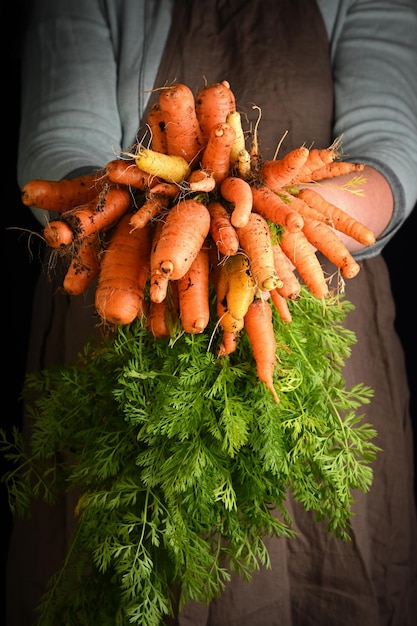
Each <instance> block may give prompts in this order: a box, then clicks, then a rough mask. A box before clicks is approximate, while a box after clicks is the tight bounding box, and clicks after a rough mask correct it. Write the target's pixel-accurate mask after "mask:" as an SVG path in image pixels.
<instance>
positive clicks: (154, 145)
mask: <svg viewBox="0 0 417 626" xmlns="http://www.w3.org/2000/svg"><path fill="white" fill-rule="evenodd" d="M146 122H147V125H148V127H149V130H150V132H151V146H150V147H151V149H152V150H155V151H156V152H162V153H163V154H167V152H168V151H167V138H166V135H165V120H164V116H163V113H162V111H161V107H160V106H159V103H158V102H155V104H153V105H152V106H151V108H150V109H149V112H148V117H147V120H146Z"/></svg>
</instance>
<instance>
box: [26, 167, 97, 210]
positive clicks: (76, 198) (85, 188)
mask: <svg viewBox="0 0 417 626" xmlns="http://www.w3.org/2000/svg"><path fill="white" fill-rule="evenodd" d="M101 179H103V174H102V172H95V173H93V174H85V175H84V176H77V177H75V178H65V179H63V180H41V179H34V180H30V181H29V182H27V183H26V185H24V186H23V188H22V193H21V198H22V202H23V204H24V205H25V206H30V207H36V208H38V209H43V210H45V211H54V212H56V213H64V212H65V211H69V210H70V209H73V208H74V207H76V206H78V205H80V204H85V203H86V202H89V201H90V200H93V199H94V198H95V197H96V196H97V195H98V193H99V191H100V189H101V186H102V182H101Z"/></svg>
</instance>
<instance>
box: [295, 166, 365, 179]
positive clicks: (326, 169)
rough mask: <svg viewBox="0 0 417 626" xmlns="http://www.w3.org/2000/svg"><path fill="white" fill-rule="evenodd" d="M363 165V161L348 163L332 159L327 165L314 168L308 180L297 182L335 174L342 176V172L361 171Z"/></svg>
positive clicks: (334, 176)
mask: <svg viewBox="0 0 417 626" xmlns="http://www.w3.org/2000/svg"><path fill="white" fill-rule="evenodd" d="M364 167H365V165H364V164H363V163H349V162H348V161H333V162H332V163H329V164H328V165H323V167H319V169H318V170H314V172H312V173H311V175H310V179H309V180H304V181H298V182H319V181H321V180H325V179H326V178H336V176H343V174H351V173H352V172H362V170H363V169H364Z"/></svg>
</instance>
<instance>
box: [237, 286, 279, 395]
mask: <svg viewBox="0 0 417 626" xmlns="http://www.w3.org/2000/svg"><path fill="white" fill-rule="evenodd" d="M245 330H246V332H247V335H248V339H249V342H250V345H251V348H252V353H253V358H254V359H255V363H256V371H257V374H258V378H259V380H260V381H262V382H263V383H265V385H266V387H267V389H269V391H271V393H272V395H273V397H274V400H275V402H277V403H278V402H279V398H278V394H277V392H276V390H275V387H274V378H273V377H274V370H275V363H276V340H275V333H274V327H273V323H272V309H271V306H270V304H269V302H268V301H266V300H263V299H262V298H257V299H256V300H254V301H253V302H252V304H251V305H250V306H249V309H248V312H247V313H246V315H245Z"/></svg>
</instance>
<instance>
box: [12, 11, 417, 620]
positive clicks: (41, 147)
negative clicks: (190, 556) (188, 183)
mask: <svg viewBox="0 0 417 626" xmlns="http://www.w3.org/2000/svg"><path fill="white" fill-rule="evenodd" d="M29 9H30V15H29V17H28V23H27V27H26V31H25V44H24V51H23V68H22V107H21V129H20V143H19V158H18V176H19V183H20V185H21V186H22V188H23V186H24V185H25V184H26V183H27V182H28V181H30V180H34V179H42V178H43V179H49V180H61V179H72V178H74V177H77V176H81V175H90V174H91V173H92V172H96V171H98V170H100V169H101V168H104V167H105V166H106V164H108V163H109V162H111V161H112V159H114V150H120V149H124V150H126V149H127V148H128V147H129V146H131V145H133V144H134V143H135V142H136V140H137V133H138V129H142V130H144V129H145V127H146V120H147V116H148V112H149V111H150V109H151V108H152V105H153V102H154V100H153V95H154V94H153V95H151V94H152V91H153V89H154V88H156V89H158V88H160V87H161V86H164V85H167V84H169V83H171V82H178V83H182V84H184V85H188V86H190V87H191V89H192V90H193V91H194V92H196V91H197V90H198V89H200V88H201V87H202V86H203V85H204V84H205V82H206V81H207V82H209V83H216V82H218V83H221V82H222V81H224V80H227V81H228V82H229V83H230V84H231V85H232V88H233V93H234V95H235V98H236V103H237V106H238V107H239V108H240V109H241V110H242V111H243V112H244V114H245V116H246V118H247V120H248V122H249V124H250V125H251V126H252V127H254V126H255V125H256V123H257V118H258V111H259V110H260V111H261V122H260V124H259V129H258V130H259V132H258V142H259V146H260V152H261V153H262V157H263V159H264V160H273V159H274V154H275V151H276V148H277V145H278V144H279V143H280V141H281V139H282V138H283V137H284V139H283V141H282V144H281V146H280V155H282V154H285V153H289V152H290V151H291V150H292V149H294V148H299V147H300V146H307V147H308V148H310V147H312V146H316V147H322V146H330V145H332V144H333V143H334V142H336V141H339V140H341V143H342V149H343V155H344V158H345V160H347V161H351V162H356V163H362V164H364V168H363V170H362V171H361V172H360V180H359V182H358V173H357V172H353V173H350V174H344V175H341V176H340V177H337V179H335V178H329V179H326V180H324V181H321V183H320V184H318V185H316V186H315V187H314V189H315V191H316V192H317V193H318V194H319V195H320V196H321V197H322V198H324V199H325V200H326V201H328V202H331V203H332V204H334V205H336V206H338V207H341V208H343V209H344V211H346V212H348V213H349V214H350V215H351V216H352V217H355V218H356V219H358V220H360V221H361V222H362V223H363V224H365V225H366V226H367V228H368V229H370V230H371V231H372V232H373V233H374V234H375V236H376V242H375V243H374V244H372V245H368V246H365V245H363V244H361V243H360V242H357V241H354V240H353V239H351V238H349V237H346V236H343V235H340V238H341V239H342V240H343V241H344V243H345V245H346V247H347V248H348V250H349V251H350V253H351V254H352V255H353V256H354V258H355V259H356V261H357V263H359V264H360V266H361V271H360V273H359V274H358V276H356V277H355V278H354V279H353V280H352V281H351V282H349V281H348V282H347V284H346V295H347V297H348V299H349V300H351V301H352V302H353V303H354V305H355V311H354V312H352V313H350V314H349V315H348V318H347V321H346V323H347V325H348V327H349V328H351V329H352V330H354V331H355V333H356V335H357V343H356V344H355V346H354V347H353V349H352V354H351V357H350V358H349V360H348V362H347V364H346V372H345V375H346V380H347V382H348V384H349V385H354V384H357V383H359V382H364V383H365V384H366V385H369V386H370V387H371V388H372V389H373V390H374V391H375V397H374V399H373V401H372V402H371V404H370V405H369V408H368V411H367V417H368V419H369V421H370V422H371V423H372V425H373V426H374V427H375V429H376V431H377V433H378V438H377V444H378V446H380V447H381V449H382V450H383V453H382V454H380V455H379V456H378V458H377V460H376V461H375V465H374V482H373V486H372V489H371V491H370V492H369V493H368V494H366V495H365V496H363V495H359V496H358V498H357V501H356V504H355V516H354V518H353V520H352V533H351V534H352V540H351V541H350V542H346V543H344V542H340V541H338V540H337V539H335V538H332V537H330V536H329V535H328V533H326V531H325V530H324V529H323V528H322V527H321V526H320V524H319V523H317V522H316V521H315V520H314V519H313V517H312V516H310V515H309V514H308V512H306V511H304V510H301V508H300V507H299V506H298V505H297V504H296V503H293V504H290V506H291V510H292V514H293V516H294V519H295V530H296V531H297V533H298V537H297V538H295V539H286V538H281V539H280V540H279V541H278V540H269V539H266V545H267V548H268V550H269V552H270V557H271V565H272V567H271V569H264V568H261V569H260V570H259V571H258V572H256V573H255V575H254V576H253V579H252V581H251V582H250V583H246V582H244V581H242V580H241V579H239V578H238V577H237V576H234V575H232V578H231V581H230V583H229V584H228V585H227V587H226V589H225V591H224V593H223V594H222V596H221V597H220V598H218V599H217V600H215V601H212V602H211V603H210V605H209V606H201V605H199V604H197V603H189V604H188V605H186V606H185V607H184V608H183V609H182V610H181V611H180V612H179V615H178V616H177V622H176V623H178V624H181V625H182V626H197V625H198V626H203V625H204V626H226V625H228V626H231V625H232V624H239V626H245V625H249V624H257V625H259V626H261V625H263V626H273V625H275V624H280V625H281V626H308V625H316V624H320V625H326V626H336V625H337V626H351V625H352V624H356V625H358V626H411V625H412V624H414V620H415V615H416V614H417V520H416V507H415V501H414V491H413V472H414V466H413V450H412V431H411V426H412V425H411V420H410V415H409V389H408V386H407V376H406V372H405V367H404V355H403V352H402V348H401V345H400V342H399V339H398V337H397V335H396V332H395V329H394V315H395V311H394V302H393V297H392V293H391V288H390V284H389V276H388V271H387V267H386V266H385V263H384V260H383V258H382V256H381V252H382V250H383V249H384V247H385V246H386V244H387V243H388V242H389V241H390V240H391V239H392V237H394V236H395V234H396V232H397V231H398V230H399V229H400V228H401V227H402V225H403V224H404V223H405V222H406V220H407V217H408V216H409V215H410V213H411V211H412V210H413V208H414V206H415V205H416V202H417V177H416V175H415V174H416V171H417V74H416V72H415V67H416V64H417V39H416V36H415V33H416V32H417V6H416V3H415V1H414V0H397V1H396V2H394V3H393V2H392V1H390V0H379V1H372V0H335V1H334V2H327V1H326V0H317V1H316V2H314V1H311V0H298V1H294V0H279V1H277V0H259V1H258V0H252V1H251V2H245V1H238V0H230V1H229V2H211V3H202V2H197V1H192V0H177V1H174V0H144V1H143V2H128V1H127V0H89V1H87V0H72V2H67V1H65V0H32V2H31V3H30V7H29ZM156 93H157V91H156ZM254 102H256V105H257V107H254V106H253V103H254ZM195 149H196V150H197V151H198V146H197V148H195ZM307 186H308V185H306V187H307ZM32 209H33V212H34V214H35V215H36V216H37V218H38V219H39V222H40V224H41V225H42V226H45V225H46V215H48V213H46V212H45V211H44V210H42V209H41V208H39V207H36V206H33V207H32ZM54 215H55V214H54V213H53V212H51V213H50V216H51V217H53V216H54ZM323 262H324V263H325V261H323ZM325 270H326V271H328V272H329V273H330V272H332V269H331V268H330V266H326V265H325ZM39 281H40V282H39V285H38V287H37V292H36V297H35V303H34V309H33V328H32V334H31V343H30V346H29V356H28V370H29V371H37V370H39V369H41V368H45V367H49V366H51V365H53V364H66V363H71V362H73V361H74V360H75V358H76V356H77V354H78V353H79V352H80V351H81V350H82V347H83V345H84V343H85V341H86V340H87V339H88V338H89V336H90V335H91V333H93V332H95V326H96V323H97V320H96V318H95V317H94V314H93V308H92V306H88V304H89V301H88V299H87V296H86V298H82V299H81V300H79V299H76V298H75V299H69V298H68V297H67V296H66V295H64V294H63V293H62V291H60V290H59V289H58V286H59V285H60V284H61V283H62V276H60V274H59V272H58V269H57V270H56V272H55V273H54V274H53V275H52V282H51V281H48V279H47V276H46V273H44V274H42V275H41V276H40V279H39ZM55 281H56V282H55ZM90 304H91V299H90ZM289 499H290V503H291V497H290V496H289ZM72 507H73V503H70V502H69V501H68V500H66V501H63V502H62V503H60V504H59V505H57V506H56V507H54V508H53V509H51V508H49V507H45V506H42V505H39V506H38V505H36V507H35V508H34V511H33V516H32V518H31V520H29V521H24V522H20V521H16V525H15V529H14V536H13V539H12V542H11V547H10V558H9V572H8V589H9V602H8V626H29V625H30V624H32V623H34V618H35V614H34V607H35V606H36V604H37V603H38V602H39V600H40V596H41V594H42V592H43V590H44V589H45V585H46V581H47V580H48V578H49V577H50V576H51V575H52V574H53V573H54V572H55V571H56V570H57V569H58V567H59V563H60V561H61V559H62V558H63V556H64V555H65V549H66V545H67V541H68V538H69V537H70V536H71V533H72V530H73V528H72V524H71V523H68V520H69V519H71V511H72ZM37 555H41V557H40V558H37Z"/></svg>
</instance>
